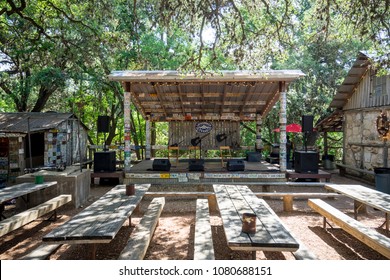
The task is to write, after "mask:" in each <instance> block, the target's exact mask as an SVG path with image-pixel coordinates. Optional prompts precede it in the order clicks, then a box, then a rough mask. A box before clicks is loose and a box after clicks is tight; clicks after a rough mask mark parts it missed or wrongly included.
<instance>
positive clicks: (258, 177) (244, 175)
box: [124, 158, 286, 184]
mask: <svg viewBox="0 0 390 280" xmlns="http://www.w3.org/2000/svg"><path fill="white" fill-rule="evenodd" d="M189 163H190V162H189V160H188V159H180V160H179V162H178V163H176V161H175V160H171V164H172V165H171V168H170V170H169V171H155V170H153V160H143V161H141V162H139V163H137V164H134V165H132V166H131V171H130V172H129V173H126V175H125V178H124V183H125V184H141V183H151V184H172V183H176V184H177V183H181V184H191V183H192V184H212V183H221V182H225V183H232V182H233V183H237V182H253V181H256V182H275V181H277V182H283V181H286V174H285V173H284V172H280V171H279V166H277V165H274V164H270V163H268V162H265V161H261V162H248V161H245V160H244V164H245V169H244V171H229V170H227V168H226V163H225V165H224V167H222V164H221V160H220V159H219V158H218V159H205V160H204V165H203V166H204V170H203V171H190V170H189Z"/></svg>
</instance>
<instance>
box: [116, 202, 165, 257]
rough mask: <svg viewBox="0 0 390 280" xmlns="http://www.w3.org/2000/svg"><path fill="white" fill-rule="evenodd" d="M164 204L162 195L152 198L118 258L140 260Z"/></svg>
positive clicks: (143, 255)
mask: <svg viewBox="0 0 390 280" xmlns="http://www.w3.org/2000/svg"><path fill="white" fill-rule="evenodd" d="M164 205H165V198H163V197H159V198H154V199H153V200H152V202H151V203H150V205H149V207H148V210H147V211H146V213H145V215H144V216H143V217H142V219H141V221H140V223H139V224H138V225H137V227H136V228H135V230H134V232H133V233H132V234H131V236H130V239H129V241H128V242H127V245H126V246H125V248H124V249H123V250H122V252H121V254H120V256H119V259H120V260H142V259H143V258H144V257H145V254H146V251H147V249H148V246H149V244H150V241H151V240H152V237H153V234H154V231H155V229H156V227H157V224H158V219H159V217H160V215H161V212H162V210H163V208H164Z"/></svg>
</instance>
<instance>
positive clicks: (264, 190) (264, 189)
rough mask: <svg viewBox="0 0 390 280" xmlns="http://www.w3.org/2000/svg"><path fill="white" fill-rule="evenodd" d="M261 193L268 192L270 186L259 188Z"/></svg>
mask: <svg viewBox="0 0 390 280" xmlns="http://www.w3.org/2000/svg"><path fill="white" fill-rule="evenodd" d="M261 191H262V192H270V186H261Z"/></svg>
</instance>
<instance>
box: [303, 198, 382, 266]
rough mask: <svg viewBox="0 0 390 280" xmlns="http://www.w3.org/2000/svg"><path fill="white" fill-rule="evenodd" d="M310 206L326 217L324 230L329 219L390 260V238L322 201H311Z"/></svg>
mask: <svg viewBox="0 0 390 280" xmlns="http://www.w3.org/2000/svg"><path fill="white" fill-rule="evenodd" d="M308 205H309V206H310V207H311V208H312V209H313V210H315V211H316V212H318V213H319V214H321V215H322V216H323V217H324V223H323V226H324V228H325V227H326V219H329V220H330V221H332V222H333V223H335V224H337V225H338V226H340V227H341V228H342V229H343V230H345V231H346V232H348V233H349V234H351V235H352V236H353V237H355V238H356V239H358V240H360V241H361V242H363V243H365V244H366V245H367V246H369V247H371V248H372V249H374V250H376V251H377V252H379V253H380V254H382V255H383V256H385V257H386V258H388V259H390V238H388V237H386V236H385V235H383V234H380V233H379V232H377V231H376V230H374V229H371V228H368V227H366V226H365V225H363V224H362V223H360V222H358V221H356V220H355V219H353V218H351V217H349V216H348V215H346V214H344V213H342V212H341V211H339V210H338V209H336V208H334V207H333V206H331V205H329V204H328V203H326V202H325V201H323V200H321V199H309V200H308Z"/></svg>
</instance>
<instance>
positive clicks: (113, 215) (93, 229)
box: [42, 184, 150, 259]
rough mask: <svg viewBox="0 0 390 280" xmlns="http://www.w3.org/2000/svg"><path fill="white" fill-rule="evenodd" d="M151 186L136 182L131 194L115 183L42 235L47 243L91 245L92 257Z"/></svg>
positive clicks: (112, 237) (109, 239)
mask: <svg viewBox="0 0 390 280" xmlns="http://www.w3.org/2000/svg"><path fill="white" fill-rule="evenodd" d="M149 187H150V185H148V184H144V185H136V186H135V194H134V195H126V185H117V186H116V187H114V188H112V189H111V190H110V191H108V192H107V193H106V194H104V195H103V196H101V197H100V198H99V199H98V200H97V201H95V202H94V203H93V204H91V205H90V206H88V207H87V208H85V209H84V210H83V211H81V212H80V213H78V214H77V215H75V216H73V217H72V218H71V219H70V220H68V221H67V222H65V223H64V224H62V225H60V226H59V227H57V228H55V229H54V230H53V231H51V232H50V233H49V234H47V235H45V236H44V237H43V238H42V241H44V242H47V243H61V244H66V243H67V244H92V246H91V256H92V258H93V259H94V258H95V253H96V245H97V244H98V243H109V242H111V241H112V240H113V239H114V238H115V236H116V234H117V233H118V231H119V230H120V228H121V227H122V225H123V224H124V222H125V221H126V220H127V219H128V218H130V216H131V214H132V213H133V211H134V209H135V208H136V207H137V206H138V204H139V203H140V202H141V200H142V198H143V196H144V194H145V192H146V191H147V190H148V189H149Z"/></svg>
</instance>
